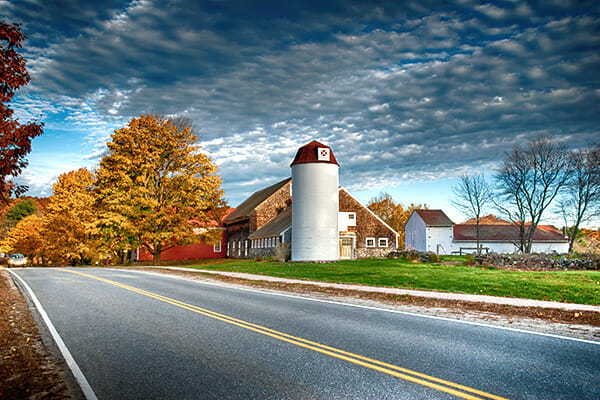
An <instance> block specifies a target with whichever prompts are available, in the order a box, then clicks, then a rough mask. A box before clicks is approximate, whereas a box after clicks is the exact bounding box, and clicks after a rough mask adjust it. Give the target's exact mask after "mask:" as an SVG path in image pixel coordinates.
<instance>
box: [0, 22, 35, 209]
mask: <svg viewBox="0 0 600 400" xmlns="http://www.w3.org/2000/svg"><path fill="white" fill-rule="evenodd" d="M25 38H26V35H25V34H24V33H22V32H21V28H20V25H19V24H13V25H8V24H6V23H4V22H0V199H2V200H3V201H4V202H8V201H9V198H10V196H11V195H15V196H18V195H20V194H22V193H24V192H26V191H27V186H25V185H17V184H16V183H14V182H13V181H12V180H11V179H12V178H14V177H15V176H17V175H19V174H20V173H21V172H22V170H23V168H25V166H27V159H26V158H25V156H26V155H27V154H28V153H29V152H30V151H31V140H32V139H33V138H34V137H36V136H39V135H41V134H42V127H43V123H41V122H39V121H32V122H29V123H27V124H20V123H19V122H18V120H17V119H13V113H14V111H13V110H11V109H10V107H9V106H8V103H10V101H11V100H12V97H13V96H14V95H15V91H16V90H17V89H18V88H19V87H21V86H23V85H26V84H27V83H29V74H28V73H27V68H26V67H25V64H26V60H25V59H24V58H23V57H22V56H21V55H20V54H19V53H17V50H16V49H18V48H20V47H21V42H22V41H23V40H25Z"/></svg>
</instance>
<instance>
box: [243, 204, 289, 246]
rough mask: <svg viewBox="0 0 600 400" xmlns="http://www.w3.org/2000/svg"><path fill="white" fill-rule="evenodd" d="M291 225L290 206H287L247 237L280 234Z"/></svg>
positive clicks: (258, 237) (256, 237)
mask: <svg viewBox="0 0 600 400" xmlns="http://www.w3.org/2000/svg"><path fill="white" fill-rule="evenodd" d="M291 226H292V207H291V206H290V207H288V208H286V209H285V210H283V211H282V212H280V213H279V214H278V215H277V216H276V217H275V218H273V219H272V220H270V221H269V222H267V223H266V224H264V225H263V226H261V227H260V228H259V229H257V230H256V231H254V232H253V233H252V234H251V235H250V236H248V239H260V238H266V237H273V236H279V235H281V234H282V233H283V232H284V231H285V230H286V229H288V228H289V227H291Z"/></svg>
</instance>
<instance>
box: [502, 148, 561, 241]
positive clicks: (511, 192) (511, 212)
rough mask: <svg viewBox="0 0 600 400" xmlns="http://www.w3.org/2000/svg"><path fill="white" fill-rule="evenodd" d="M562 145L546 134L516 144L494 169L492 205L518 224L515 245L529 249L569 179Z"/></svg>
mask: <svg viewBox="0 0 600 400" xmlns="http://www.w3.org/2000/svg"><path fill="white" fill-rule="evenodd" d="M567 154H568V153H567V152H566V150H565V148H564V146H562V145H559V144H557V143H555V142H553V141H551V140H550V139H548V138H546V137H540V138H537V139H533V140H531V141H530V142H529V143H527V145H526V146H525V147H522V146H519V145H516V146H515V147H514V149H513V150H512V151H511V152H507V153H506V154H505V156H504V160H503V162H502V165H501V166H500V167H499V168H498V169H497V170H496V176H495V180H496V183H497V186H498V193H497V196H496V198H495V201H494V203H495V206H496V207H497V208H498V209H499V210H500V211H501V212H502V213H504V214H505V215H506V216H507V217H508V218H509V219H510V220H511V222H513V223H514V224H516V225H517V226H518V227H519V243H516V244H517V245H518V246H519V249H520V250H521V251H522V252H524V253H531V246H532V242H533V234H534V233H535V230H536V228H537V226H538V224H539V223H540V220H541V219H542V216H543V214H544V212H545V211H546V210H547V209H548V207H549V206H550V204H551V203H552V201H553V200H554V199H555V198H556V197H557V196H558V194H559V192H560V191H561V189H563V188H564V186H565V185H566V183H567V182H568V181H569V179H570V169H569V160H568V157H567Z"/></svg>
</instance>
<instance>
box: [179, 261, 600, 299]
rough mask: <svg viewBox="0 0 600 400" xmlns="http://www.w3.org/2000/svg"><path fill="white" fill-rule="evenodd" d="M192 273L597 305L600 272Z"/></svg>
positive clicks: (268, 268) (390, 266) (334, 266)
mask: <svg viewBox="0 0 600 400" xmlns="http://www.w3.org/2000/svg"><path fill="white" fill-rule="evenodd" d="M187 267H188V268H195V269H208V270H216V271H231V272H245V273H251V274H257V275H268V276H276V277H283V278H295V279H304V280H315V281H323V282H335V283H353V284H361V285H371V286H386V287H397V288H407V289H425V290H438V291H444V292H456V293H469V294H483V295H490V296H503V297H518V298H526V299H536V300H549V301H560V302H569V303H578V304H592V305H600V271H552V272H548V271H541V272H530V271H527V272H524V271H506V270H499V269H494V268H490V267H469V266H465V265H460V264H455V265H444V264H430V263H412V262H409V261H405V260H400V259H396V260H389V259H382V260H380V259H363V260H348V261H339V262H335V263H322V264H311V263H292V262H288V263H278V262H256V261H252V260H229V259H227V260H219V261H218V262H216V263H215V262H214V260H212V261H211V260H205V261H204V262H199V263H195V264H193V265H189V266H187Z"/></svg>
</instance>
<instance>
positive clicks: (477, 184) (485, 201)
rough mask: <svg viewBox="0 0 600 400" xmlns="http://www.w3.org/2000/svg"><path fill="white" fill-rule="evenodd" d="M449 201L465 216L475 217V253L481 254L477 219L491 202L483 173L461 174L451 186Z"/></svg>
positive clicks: (487, 184) (489, 188) (489, 190)
mask: <svg viewBox="0 0 600 400" xmlns="http://www.w3.org/2000/svg"><path fill="white" fill-rule="evenodd" d="M452 194H453V196H452V198H451V199H450V202H451V203H452V205H454V207H456V209H457V210H458V211H460V212H461V213H462V214H463V215H464V216H465V217H467V218H474V219H475V225H476V227H475V236H476V242H477V255H478V256H480V255H481V247H480V245H479V238H480V230H479V220H480V218H481V216H482V215H483V213H484V212H485V211H486V210H487V209H488V208H489V206H490V205H491V203H492V189H491V187H490V185H489V183H488V182H487V181H486V179H485V177H484V176H483V174H479V175H468V174H465V175H462V176H461V177H460V179H459V181H458V183H457V184H456V185H455V186H453V187H452Z"/></svg>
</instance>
